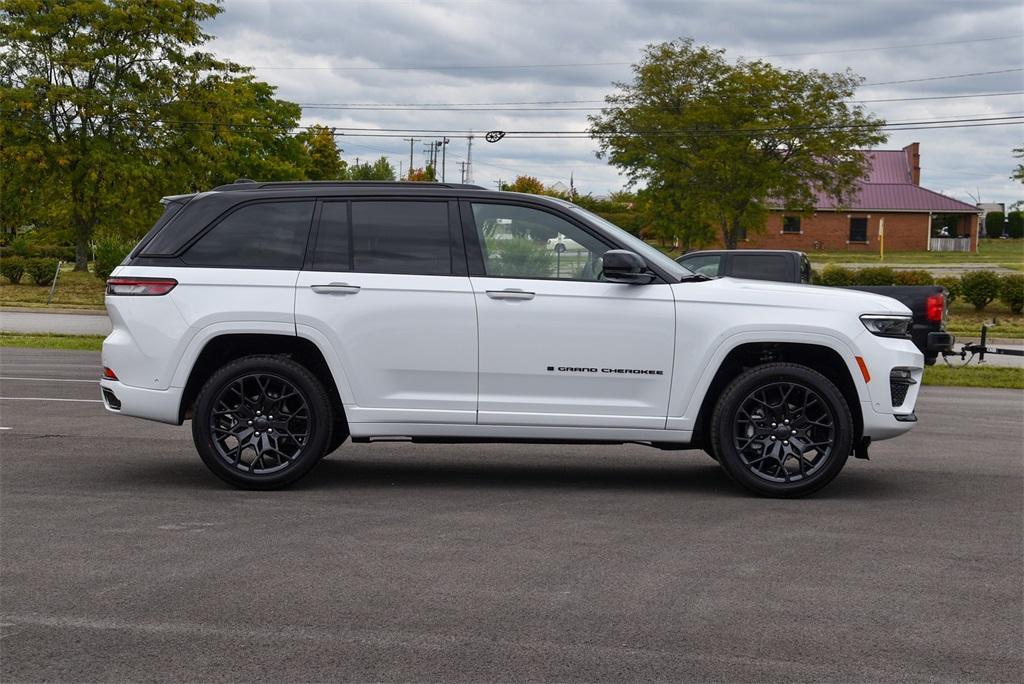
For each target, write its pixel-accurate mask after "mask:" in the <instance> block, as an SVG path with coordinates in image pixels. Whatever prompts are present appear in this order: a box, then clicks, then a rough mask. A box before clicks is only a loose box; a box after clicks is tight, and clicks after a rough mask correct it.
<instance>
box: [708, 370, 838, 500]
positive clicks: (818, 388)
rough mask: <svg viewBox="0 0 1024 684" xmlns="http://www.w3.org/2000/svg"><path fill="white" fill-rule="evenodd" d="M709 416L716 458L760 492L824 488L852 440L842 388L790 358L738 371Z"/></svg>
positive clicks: (778, 493) (799, 492)
mask: <svg viewBox="0 0 1024 684" xmlns="http://www.w3.org/2000/svg"><path fill="white" fill-rule="evenodd" d="M711 421H712V423H711V435H712V450H713V451H714V453H715V454H716V455H717V456H718V461H719V464H720V465H721V466H722V468H723V469H724V470H725V471H726V473H728V475H729V476H730V477H731V478H732V479H734V480H736V482H738V483H739V484H741V485H743V486H744V487H746V488H747V489H750V490H752V491H754V492H756V493H758V494H762V495H765V496H774V497H798V496H804V495H806V494H810V493H812V492H814V491H817V490H818V489H820V488H822V487H824V486H825V485H826V484H828V483H829V482H831V481H832V479H833V478H835V476H836V475H838V474H839V471H840V470H842V468H843V466H844V465H845V464H846V459H847V458H848V456H849V454H850V450H851V448H852V445H853V431H854V428H853V417H852V415H851V413H850V408H849V406H848V404H847V402H846V399H845V397H844V396H843V394H842V393H841V392H840V391H839V389H838V388H837V387H836V386H835V385H834V384H833V383H832V382H831V381H830V380H829V379H828V378H826V377H825V376H823V375H822V374H820V373H818V372H817V371H815V370H813V369H811V368H808V367H806V366H801V365H798V364H794V363H771V364H764V365H761V366H757V367H755V368H752V369H750V370H748V371H746V372H744V373H742V374H741V375H740V376H739V377H737V378H736V379H734V380H733V381H732V382H731V383H730V384H729V386H728V387H727V388H726V389H725V391H724V392H723V393H722V395H721V397H720V398H719V400H718V404H717V405H716V406H715V411H714V413H713V415H712V418H711Z"/></svg>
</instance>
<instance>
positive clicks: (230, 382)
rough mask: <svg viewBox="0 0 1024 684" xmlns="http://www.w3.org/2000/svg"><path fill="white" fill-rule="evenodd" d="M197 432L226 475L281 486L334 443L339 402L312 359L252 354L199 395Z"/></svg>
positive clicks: (199, 443)
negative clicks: (310, 366) (309, 365)
mask: <svg viewBox="0 0 1024 684" xmlns="http://www.w3.org/2000/svg"><path fill="white" fill-rule="evenodd" d="M193 416H194V418H193V420H192V436H193V439H194V440H195V444H196V449H197V450H198V451H199V455H200V457H201V458H202V459H203V462H204V463H205V464H206V465H207V467H208V468H210V470H211V471H213V473H214V474H216V475H217V476H218V477H220V478H221V479H222V480H224V481H225V482H228V483H230V484H233V485H235V486H237V487H242V488H245V489H274V488H277V487H282V486H284V485H287V484H289V483H291V482H294V481H295V480H297V479H298V478H300V477H302V476H303V475H305V474H306V473H307V472H309V470H310V469H311V468H312V467H313V466H315V465H316V463H317V462H318V461H319V460H320V459H321V458H323V456H324V455H325V453H326V451H327V447H328V445H329V444H331V443H332V433H333V428H334V425H335V423H336V420H335V417H334V409H333V408H332V405H331V402H330V400H329V398H328V395H327V392H326V391H325V389H324V387H323V385H322V384H321V383H320V381H318V380H317V379H316V378H315V377H314V376H313V375H312V373H310V372H309V370H307V369H306V368H305V367H304V366H302V365H300V364H299V363H296V362H295V361H292V360H291V359H288V358H286V357H281V356H248V357H244V358H241V359H238V360H236V361H232V362H230V363H228V364H227V365H225V366H223V367H222V368H220V369H219V370H218V371H216V372H215V373H214V374H213V375H211V376H210V378H209V380H207V381H206V384H205V385H203V388H202V389H201V390H200V392H199V396H198V397H197V398H196V404H195V408H194V410H193Z"/></svg>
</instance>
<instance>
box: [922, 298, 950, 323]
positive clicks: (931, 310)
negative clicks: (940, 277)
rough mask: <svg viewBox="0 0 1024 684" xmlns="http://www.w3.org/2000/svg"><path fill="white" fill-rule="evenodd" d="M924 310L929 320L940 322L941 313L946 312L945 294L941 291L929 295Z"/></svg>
mask: <svg viewBox="0 0 1024 684" xmlns="http://www.w3.org/2000/svg"><path fill="white" fill-rule="evenodd" d="M925 310H926V312H927V318H928V320H929V321H935V322H937V323H938V322H941V321H942V317H943V314H945V312H946V297H945V295H943V294H941V293H940V294H933V295H929V296H928V301H927V302H926V304H925Z"/></svg>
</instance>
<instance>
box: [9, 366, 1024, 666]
mask: <svg viewBox="0 0 1024 684" xmlns="http://www.w3.org/2000/svg"><path fill="white" fill-rule="evenodd" d="M98 367H99V356H98V354H95V353H90V352H43V351H35V350H16V349H4V350H2V351H0V426H2V427H4V428H10V429H4V430H0V679H2V680H3V681H5V682H15V681H39V680H65V681H67V680H74V681H109V680H142V679H145V680H211V681H212V680H222V681H223V680H230V681H244V680H253V679H270V680H304V681H313V680H317V681H324V680H364V681H365V680H374V681H385V680H388V681H390V680H405V681H410V680H417V681H423V680H433V681H457V680H473V681H513V680H588V681H598V680H601V681H635V680H661V681H668V680H675V681H678V680H694V679H705V680H707V679H710V680H716V681H753V680H765V679H787V680H815V681H823V680H827V681H878V680H908V681H920V680H929V681H934V680H976V681H1018V678H1019V676H1020V673H1021V671H1022V668H1024V656H1022V652H1024V446H1022V444H1024V442H1022V438H1024V421H1022V418H1024V393H1022V392H1019V391H1009V390H967V389H961V390H957V389H952V388H936V387H926V388H924V390H923V395H922V398H921V401H920V402H919V405H918V406H919V410H918V415H919V416H920V418H921V423H920V424H919V425H918V427H917V429H915V430H914V431H913V432H912V433H911V434H910V435H908V436H906V437H904V438H902V439H899V440H895V441H890V442H883V443H879V444H877V445H875V446H874V447H873V449H872V460H871V461H870V462H864V461H859V460H853V459H851V461H850V462H849V464H848V465H847V467H846V470H845V471H844V472H843V474H842V475H840V477H839V478H838V479H837V480H836V481H835V482H834V483H833V484H832V485H830V486H829V487H828V488H827V489H826V490H824V491H823V492H821V493H820V494H819V495H817V496H815V497H814V498H810V499H805V500H798V501H772V500H764V499H758V498H753V497H751V496H748V495H746V494H744V493H742V492H741V491H739V490H738V489H736V488H735V487H734V486H732V485H731V484H730V483H729V482H728V481H727V480H726V478H725V476H724V475H723V474H721V473H720V472H719V470H718V467H717V465H716V464H714V463H713V462H712V461H711V460H710V459H708V458H707V457H706V456H704V455H703V454H702V453H700V452H661V451H656V450H653V449H649V448H645V447H641V446H629V447H616V446H611V447H590V446H586V447H585V446H544V445H540V446H537V445H516V446H507V445H486V446H476V445H460V446H440V445H429V446H427V445H415V446H414V445H404V444H389V445H351V444H346V445H345V446H343V447H342V449H341V450H340V451H339V452H337V453H335V454H334V455H332V456H331V457H329V458H328V459H327V460H326V461H324V462H323V463H322V464H321V465H320V466H319V467H318V468H317V469H316V470H315V471H314V472H313V474H312V475H311V476H310V477H308V478H306V479H305V480H303V481H302V482H301V483H299V484H298V485H297V486H295V487H293V488H292V489H289V490H287V491H283V492H273V493H252V492H240V491H235V490H232V489H228V488H226V487H225V486H223V485H222V484H220V482H219V481H218V480H216V479H215V478H214V477H213V476H212V475H210V474H208V472H207V471H206V469H205V467H204V466H203V465H202V464H201V462H200V461H199V459H198V457H197V456H196V455H195V452H194V451H193V449H192V445H191V440H190V432H189V429H188V427H187V426H186V427H181V428H178V427H172V426H164V425H157V424H153V423H146V422H143V421H136V420H132V419H124V418H118V417H116V416H111V415H108V414H106V413H105V412H104V411H103V409H102V406H101V404H100V403H98V401H96V400H97V399H98V396H97V395H98V390H97V386H96V384H95V379H96V378H97V375H98Z"/></svg>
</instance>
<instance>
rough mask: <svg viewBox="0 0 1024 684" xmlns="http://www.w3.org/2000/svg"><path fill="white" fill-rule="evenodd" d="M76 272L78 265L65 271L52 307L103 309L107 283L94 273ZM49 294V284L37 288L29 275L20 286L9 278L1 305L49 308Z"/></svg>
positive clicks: (0, 287)
mask: <svg viewBox="0 0 1024 684" xmlns="http://www.w3.org/2000/svg"><path fill="white" fill-rule="evenodd" d="M73 269H74V264H68V265H66V266H64V268H62V269H61V271H60V278H58V279H57V289H56V290H55V291H54V293H53V301H52V302H51V303H50V308H53V309H102V308H103V290H104V283H103V281H102V280H100V279H99V278H97V277H96V276H95V275H93V274H92V273H75V271H74V270H73ZM49 294H50V286H49V285H43V286H39V285H36V284H35V283H33V282H32V281H31V280H30V279H29V277H28V276H27V275H26V276H25V277H23V278H22V279H21V283H20V284H18V285H11V284H10V283H9V282H7V280H6V279H5V280H4V282H3V284H2V285H0V305H2V306H31V307H45V306H46V298H47V296H49Z"/></svg>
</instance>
